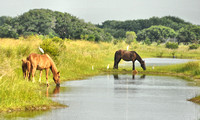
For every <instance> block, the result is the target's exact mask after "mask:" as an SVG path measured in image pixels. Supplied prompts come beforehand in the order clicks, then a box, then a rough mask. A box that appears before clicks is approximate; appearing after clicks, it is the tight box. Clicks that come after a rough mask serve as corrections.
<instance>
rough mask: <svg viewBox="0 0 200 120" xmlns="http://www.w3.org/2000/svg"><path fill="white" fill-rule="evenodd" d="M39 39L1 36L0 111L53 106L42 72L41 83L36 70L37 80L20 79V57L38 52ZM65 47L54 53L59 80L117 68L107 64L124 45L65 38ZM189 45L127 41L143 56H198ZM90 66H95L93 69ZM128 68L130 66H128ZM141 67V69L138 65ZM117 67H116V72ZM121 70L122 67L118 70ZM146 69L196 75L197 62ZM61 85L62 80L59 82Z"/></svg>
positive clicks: (131, 47)
mask: <svg viewBox="0 0 200 120" xmlns="http://www.w3.org/2000/svg"><path fill="white" fill-rule="evenodd" d="M41 43H42V38H40V37H39V36H29V37H27V38H23V37H21V38H19V39H8V38H2V39H0V111H1V112H2V111H9V110H13V111H14V110H18V109H20V110H26V109H28V108H31V107H33V106H34V107H37V106H56V105H59V103H55V102H53V101H52V100H51V99H50V98H48V97H46V96H45V94H46V85H45V83H46V80H45V73H43V76H42V83H41V84H40V83H39V82H38V81H37V80H38V79H39V71H37V72H36V83H32V82H30V81H26V80H24V79H23V76H22V70H21V59H23V58H26V57H27V56H28V55H29V54H30V53H33V52H34V53H39V50H38V47H39V46H40V44H41ZM63 44H64V46H65V47H64V48H62V49H61V50H60V53H59V56H56V57H53V56H52V57H53V58H54V60H55V63H56V66H57V68H58V70H59V71H60V73H61V81H67V80H75V79H83V78H84V77H87V76H91V75H96V74H99V73H101V72H117V71H116V70H111V69H110V70H107V69H106V67H107V65H108V64H110V68H112V67H113V58H114V53H115V51H116V50H118V49H126V46H127V44H125V43H124V42H122V43H119V44H117V45H114V44H112V43H104V42H100V43H94V42H88V41H84V40H76V41H72V40H67V41H65V42H64V43H63ZM188 48H189V47H188V46H185V45H181V46H179V48H178V49H177V50H170V49H167V48H165V47H164V45H158V46H157V45H156V44H153V45H151V46H147V45H143V44H141V43H134V44H132V45H130V48H129V50H135V51H137V53H138V54H139V55H140V56H141V57H142V58H147V57H172V53H175V56H176V57H178V58H192V59H200V56H199V54H200V50H199V49H200V48H198V49H197V50H188ZM92 66H93V68H94V69H92ZM130 70H131V69H130ZM139 70H140V71H142V70H141V69H140V68H139ZM119 71H120V70H118V72H119ZM121 71H123V70H121ZM147 72H165V73H167V72H168V73H169V72H174V73H183V74H188V75H193V76H195V77H196V78H198V77H199V73H200V70H199V63H198V62H191V63H187V64H182V65H175V66H168V67H156V68H155V69H154V70H151V69H149V70H148V71H147ZM49 82H50V89H51V90H52V89H53V88H54V87H55V83H54V82H53V80H52V74H50V76H49ZM61 86H62V83H61Z"/></svg>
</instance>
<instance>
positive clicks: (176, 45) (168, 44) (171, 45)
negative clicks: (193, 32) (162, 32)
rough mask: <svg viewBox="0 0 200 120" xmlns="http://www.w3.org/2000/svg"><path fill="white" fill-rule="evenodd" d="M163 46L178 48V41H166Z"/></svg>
mask: <svg viewBox="0 0 200 120" xmlns="http://www.w3.org/2000/svg"><path fill="white" fill-rule="evenodd" d="M165 47H166V48H169V49H177V48H178V43H172V42H167V43H166V44H165Z"/></svg>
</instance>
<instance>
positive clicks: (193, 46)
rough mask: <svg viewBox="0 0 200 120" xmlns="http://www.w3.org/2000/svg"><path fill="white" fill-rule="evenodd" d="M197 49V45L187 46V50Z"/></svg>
mask: <svg viewBox="0 0 200 120" xmlns="http://www.w3.org/2000/svg"><path fill="white" fill-rule="evenodd" d="M197 48H199V45H198V44H191V45H190V46H189V50H192V49H197Z"/></svg>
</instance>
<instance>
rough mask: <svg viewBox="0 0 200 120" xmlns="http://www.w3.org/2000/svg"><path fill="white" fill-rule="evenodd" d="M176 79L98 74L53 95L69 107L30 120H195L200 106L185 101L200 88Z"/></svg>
mask: <svg viewBox="0 0 200 120" xmlns="http://www.w3.org/2000/svg"><path fill="white" fill-rule="evenodd" d="M188 84H189V82H187V81H184V80H182V79H180V78H176V77H166V76H145V75H136V76H134V75H129V74H124V75H118V74H115V75H102V76H95V77H91V78H88V79H85V80H80V81H70V82H65V83H64V84H62V86H65V87H68V88H69V89H68V90H67V91H65V92H62V93H59V94H56V95H54V97H53V98H52V99H53V100H55V101H58V102H60V103H63V104H66V105H68V106H69V107H67V108H64V109H56V110H52V111H50V112H46V113H44V114H43V115H41V116H38V117H35V118H33V119H40V120H44V119H46V120H47V119H48V120H49V119H52V120H53V119H57V120H66V119H69V120H198V119H199V118H200V106H199V105H197V104H194V103H192V102H189V101H187V99H190V98H192V97H194V96H196V95H198V94H200V88H199V87H194V86H189V85H188Z"/></svg>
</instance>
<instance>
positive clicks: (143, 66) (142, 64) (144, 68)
mask: <svg viewBox="0 0 200 120" xmlns="http://www.w3.org/2000/svg"><path fill="white" fill-rule="evenodd" d="M141 67H142V68H143V70H146V66H145V62H144V61H143V60H142V62H141Z"/></svg>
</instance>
